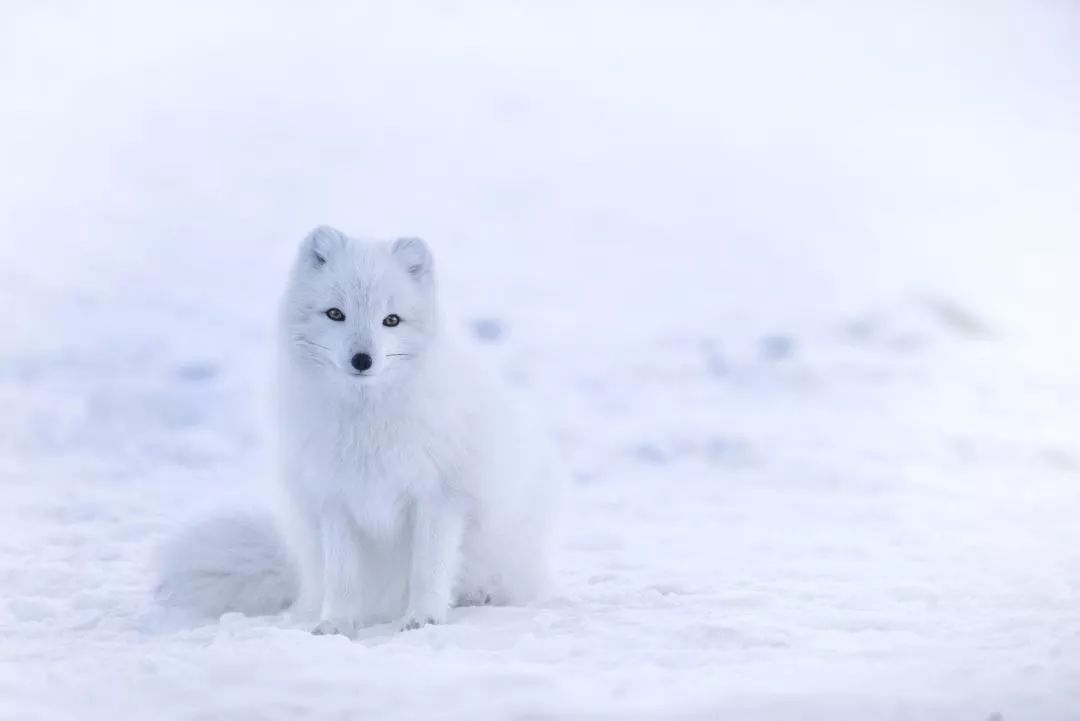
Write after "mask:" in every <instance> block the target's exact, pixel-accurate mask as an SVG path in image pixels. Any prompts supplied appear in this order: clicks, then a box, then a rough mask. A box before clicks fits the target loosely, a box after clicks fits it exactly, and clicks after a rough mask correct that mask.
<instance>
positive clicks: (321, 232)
mask: <svg viewBox="0 0 1080 721" xmlns="http://www.w3.org/2000/svg"><path fill="white" fill-rule="evenodd" d="M346 242H347V239H346V237H345V234H344V233H342V232H341V231H340V230H338V229H337V228H331V227H330V226H329V225H320V226H319V227H318V228H315V229H314V230H313V231H311V232H310V233H308V234H307V237H305V238H304V242H303V243H301V244H300V255H301V256H302V257H303V258H305V259H306V260H307V261H308V262H309V263H311V265H313V266H315V267H319V266H321V265H325V264H326V261H327V260H328V259H329V258H332V257H333V256H334V254H335V253H337V252H338V251H339V250H341V249H342V248H344V247H345V243H346Z"/></svg>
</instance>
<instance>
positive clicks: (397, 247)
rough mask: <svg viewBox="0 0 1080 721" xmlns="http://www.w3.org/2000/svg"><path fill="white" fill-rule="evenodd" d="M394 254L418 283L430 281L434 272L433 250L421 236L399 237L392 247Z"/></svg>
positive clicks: (391, 250)
mask: <svg viewBox="0 0 1080 721" xmlns="http://www.w3.org/2000/svg"><path fill="white" fill-rule="evenodd" d="M390 254H391V255H393V256H394V257H395V258H396V259H397V260H398V262H399V263H401V264H402V265H403V266H404V267H405V270H406V271H407V272H408V273H409V275H411V276H412V277H413V280H415V281H416V282H418V283H430V282H431V278H432V275H433V273H434V270H435V268H434V265H433V261H432V258H431V251H430V250H429V249H428V247H427V243H425V242H424V241H422V240H420V239H419V238H398V239H397V240H395V241H394V244H393V246H391V248H390Z"/></svg>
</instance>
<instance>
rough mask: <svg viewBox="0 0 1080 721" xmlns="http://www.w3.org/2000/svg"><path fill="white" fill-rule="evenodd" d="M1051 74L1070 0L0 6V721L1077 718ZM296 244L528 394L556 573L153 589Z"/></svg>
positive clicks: (255, 474)
mask: <svg viewBox="0 0 1080 721" xmlns="http://www.w3.org/2000/svg"><path fill="white" fill-rule="evenodd" d="M1078 69H1080V6H1078V5H1077V4H1076V3H1075V2H1070V1H1068V0H1057V1H1055V0H1027V1H1025V2H1020V1H1017V2H993V1H991V2H984V3H977V4H976V3H965V2H954V3H950V2H937V3H934V2H903V3H900V2H896V3H893V2H884V1H882V2H874V3H855V2H850V3H849V2H830V1H828V0H821V1H815V2H803V3H789V2H713V3H706V2H671V3H646V2H641V3H636V2H604V1H601V0H596V1H595V2H581V3H570V2H566V3H561V2H548V3H538V2H537V3H528V2H507V3H496V2H479V1H474V2H468V1H460V2H400V3H374V2H355V3H344V2H341V3H334V2H313V3H307V4H303V5H301V4H297V3H286V2H259V3H255V2H229V3H166V2H161V3H158V2H154V3H136V2H65V1H62V0H56V1H51V0H47V1H45V2H28V1H26V2H23V1H20V0H15V1H14V2H8V3H5V4H4V5H3V6H2V7H0V97H2V98H3V106H2V107H3V112H2V114H0V165H2V167H3V169H4V171H3V172H2V173H0V311H2V312H0V317H2V318H3V325H2V326H0V330H2V333H0V407H2V408H3V411H2V412H0V483H2V484H3V489H4V490H3V493H4V498H5V502H4V503H3V504H0V520H2V521H3V525H2V529H3V530H0V588H2V591H3V592H2V594H0V635H2V636H3V637H4V639H5V641H4V644H3V650H0V664H2V665H0V691H3V693H0V698H3V699H6V701H0V717H2V716H3V714H4V713H5V712H8V713H10V714H11V718H23V719H25V718H29V717H31V716H28V715H27V713H28V712H27V709H30V708H34V709H36V711H35V713H37V714H38V716H36V717H34V718H42V719H52V718H75V717H79V718H88V716H86V713H90V714H91V716H89V717H94V716H93V715H94V714H97V713H100V714H101V717H102V718H109V717H116V716H117V715H118V714H119V716H120V717H130V716H132V714H139V715H140V717H142V718H196V717H201V718H209V717H212V714H214V713H222V712H223V709H224V710H227V711H229V712H230V713H231V714H233V715H232V716H230V717H232V718H246V717H251V718H256V717H258V718H272V717H277V716H273V713H277V714H279V715H280V717H282V718H292V717H297V716H298V715H301V714H302V713H306V714H308V715H309V716H310V715H314V716H316V717H352V716H351V715H350V714H354V713H355V714H360V713H363V712H365V711H367V712H371V713H378V714H381V715H382V717H386V716H387V715H393V714H399V715H401V716H402V717H425V718H441V717H458V716H462V717H464V716H470V717H471V718H476V716H477V715H478V714H479V716H480V717H481V718H486V717H493V718H495V717H505V716H512V715H514V714H519V715H520V714H525V713H529V714H535V715H536V716H535V717H537V718H548V717H561V716H568V715H576V716H577V717H581V716H582V715H587V717H589V718H594V717H595V718H608V717H612V718H629V717H635V715H636V716H640V717H643V718H646V717H647V718H652V717H656V718H675V717H680V715H683V716H687V717H689V716H694V715H697V714H700V715H701V717H702V718H706V717H715V714H719V713H735V714H741V717H743V718H769V719H774V718H800V719H806V718H830V719H835V718H849V717H850V718H960V717H961V716H960V715H957V714H963V717H964V718H992V714H994V713H1000V714H1004V717H1005V718H1008V719H1013V718H1032V719H1067V718H1076V714H1077V713H1078V709H1080V695H1078V690H1077V687H1076V684H1075V679H1076V677H1077V675H1078V673H1080V550H1078V549H1080V544H1078V542H1080V531H1077V530H1076V528H1077V522H1076V520H1077V517H1078V511H1080V438H1078V436H1077V428H1078V422H1080V332H1078V330H1077V323H1076V311H1077V309H1080V284H1078V283H1077V278H1078V277H1080V202H1078V200H1077V199H1078V198H1080V132H1078V129H1080V86H1078V82H1080V80H1078V79H1080V75H1078ZM324 223H325V224H331V225H335V226H337V227H340V228H341V229H343V230H345V231H346V232H349V233H352V234H358V235H369V236H387V237H392V236H397V235H419V236H422V237H424V238H425V239H427V240H428V241H429V243H430V244H431V245H432V246H433V248H434V250H435V253H436V258H437V263H438V268H439V281H440V285H441V290H442V296H443V299H444V301H445V303H446V305H447V306H448V308H450V309H451V310H450V317H451V318H452V319H453V322H454V323H455V324H456V325H458V326H459V328H460V329H461V330H462V331H464V332H465V333H467V334H469V335H471V336H472V337H473V339H474V340H475V342H476V344H477V346H478V347H480V348H481V349H482V350H483V352H484V353H485V354H486V355H488V356H489V359H490V360H491V362H492V363H493V367H495V368H497V369H498V371H499V372H502V373H503V374H505V375H506V377H507V378H508V379H509V380H511V381H512V382H513V383H514V384H516V385H517V386H518V387H519V389H520V390H521V392H522V393H523V394H526V395H532V396H534V397H536V398H539V399H542V401H538V402H537V403H536V405H537V406H538V407H540V408H541V409H542V410H543V411H544V412H545V413H546V415H547V416H548V417H549V418H550V421H551V426H552V434H553V437H554V438H555V439H556V440H557V442H558V443H559V447H560V449H561V451H562V453H563V454H564V456H565V458H566V459H567V465H568V467H569V469H570V472H571V474H572V476H573V479H574V481H575V483H574V488H573V491H572V494H571V502H570V503H569V504H568V508H567V510H566V512H565V521H566V525H567V528H568V532H567V539H566V543H565V548H564V553H563V556H564V557H563V559H562V561H563V564H562V565H563V571H562V574H561V578H560V582H561V583H560V589H559V591H558V593H557V595H556V597H555V598H554V599H552V600H550V601H548V602H546V603H545V604H541V605H539V606H537V607H535V608H528V609H480V610H477V611H474V612H469V613H466V612H464V611H462V612H461V615H460V616H458V617H456V618H455V620H454V623H452V624H451V625H449V626H447V627H443V628H439V629H432V630H431V631H430V633H429V632H424V633H422V634H411V635H408V636H407V637H405V636H402V637H393V636H382V637H378V638H373V639H368V640H367V641H364V642H360V643H357V644H352V645H350V644H344V643H342V644H336V643H331V644H327V643H322V644H321V645H320V644H315V643H314V642H313V641H312V639H310V638H308V637H307V636H306V635H305V634H303V633H301V632H300V631H299V630H296V629H291V628H287V627H286V624H284V622H282V621H281V620H280V619H278V620H274V619H270V620H268V619H241V618H231V617H227V618H225V619H222V620H221V622H220V623H217V624H214V625H211V626H202V627H196V628H192V627H191V626H190V625H183V624H178V623H177V622H175V619H168V618H165V617H163V616H162V615H161V612H160V611H158V610H156V609H154V608H153V607H152V606H151V605H150V604H149V601H148V599H147V598H146V585H147V578H148V571H147V564H148V559H149V556H150V552H151V550H152V548H153V546H154V544H155V543H156V542H157V540H159V539H160V538H161V537H162V536H164V535H165V534H168V533H169V532H171V531H173V530H175V528H176V527H178V525H179V524H180V523H182V522H183V519H184V518H186V517H189V516H190V515H195V514H198V513H200V512H202V511H203V509H205V508H207V507H210V506H215V505H225V504H234V503H254V502H255V499H256V496H255V494H254V493H253V492H252V491H253V489H254V488H255V487H257V485H258V484H261V483H265V482H266V477H267V475H268V474H269V471H267V470H266V469H265V468H264V465H265V464H264V459H265V457H266V451H267V448H266V441H265V438H266V429H267V426H268V423H267V412H266V406H265V404H264V402H263V401H262V396H263V395H264V393H265V391H266V389H267V388H268V387H269V375H270V374H269V370H270V366H271V362H272V356H271V354H272V339H273V323H274V314H275V305H276V303H277V296H278V292H279V290H280V287H281V285H282V281H283V274H284V272H285V269H286V268H287V266H288V263H289V262H290V260H291V254H292V253H293V251H294V249H295V246H296V243H297V242H298V240H299V239H300V238H301V237H302V236H303V234H304V233H305V232H306V231H307V230H309V229H310V228H311V227H312V226H315V225H318V224H324ZM417 669H420V670H421V671H422V672H423V673H421V674H420V678H418V677H417ZM118 689H123V693H119V692H118ZM418 689H422V691H421V690H418ZM271 701H273V702H274V704H276V705H275V706H274V708H275V709H276V711H271V710H270V709H269V706H268V704H269V703H270V702H271ZM88 704H89V705H88ZM87 709H90V710H89V711H88V710H87ZM282 709H284V710H282ZM388 709H389V710H388ZM110 714H111V716H110ZM198 714H203V715H202V716H199V715H198ZM208 714H209V715H208ZM244 714H248V716H244ZM290 714H291V715H290ZM334 714H338V716H335V715H334ZM979 714H981V716H980V715H979ZM342 715H344V716H342Z"/></svg>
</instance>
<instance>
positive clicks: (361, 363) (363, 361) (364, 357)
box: [352, 353, 371, 371]
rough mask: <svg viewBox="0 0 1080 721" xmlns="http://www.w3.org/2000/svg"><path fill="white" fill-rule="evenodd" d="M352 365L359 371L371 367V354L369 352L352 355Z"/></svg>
mask: <svg viewBox="0 0 1080 721" xmlns="http://www.w3.org/2000/svg"><path fill="white" fill-rule="evenodd" d="M352 367H353V368H355V369H356V370H358V371H366V370H367V369H368V368H370V367H371V356H369V355H368V354H367V353H357V354H356V355H354V356H353V357H352Z"/></svg>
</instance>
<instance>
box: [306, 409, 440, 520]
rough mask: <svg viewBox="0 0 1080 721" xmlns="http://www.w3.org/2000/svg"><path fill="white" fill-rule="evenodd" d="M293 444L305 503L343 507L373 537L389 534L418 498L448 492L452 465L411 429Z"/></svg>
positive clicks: (364, 431)
mask: <svg viewBox="0 0 1080 721" xmlns="http://www.w3.org/2000/svg"><path fill="white" fill-rule="evenodd" d="M327 430H328V431H330V430H331V429H327ZM295 440H296V441H297V443H296V444H295V445H294V448H293V454H292V455H293V464H292V465H293V466H294V468H296V469H297V471H298V475H299V476H300V477H301V478H300V479H298V480H300V482H301V484H302V485H303V486H304V488H305V493H306V495H308V496H309V502H313V503H315V504H317V505H318V506H324V505H325V504H336V503H344V504H346V505H347V506H348V507H349V508H350V510H351V511H352V515H353V516H354V517H355V518H356V520H357V522H358V524H359V525H360V526H361V527H363V528H365V529H366V530H368V531H370V532H372V533H375V534H376V535H383V534H384V533H389V532H393V531H394V530H395V529H396V528H397V527H398V526H399V525H400V523H401V522H402V519H403V518H404V517H405V515H406V514H407V512H408V510H409V508H410V507H411V505H412V503H413V502H414V501H415V500H416V499H417V498H423V497H431V496H434V495H440V494H443V493H445V491H446V490H447V477H446V474H445V469H446V467H447V466H448V465H453V464H452V463H447V462H446V461H443V460H442V459H441V458H440V455H442V456H445V455H446V454H445V451H444V450H443V449H442V448H440V447H439V446H438V444H436V443H432V442H431V441H430V440H427V439H425V438H424V436H423V435H422V434H420V433H417V429H416V428H415V427H411V426H403V427H394V428H391V427H388V428H378V427H374V428H369V427H362V426H361V427H359V428H358V427H356V426H354V427H351V428H336V429H332V431H331V432H327V433H323V434H315V435H309V436H307V437H306V438H297V439H295Z"/></svg>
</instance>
